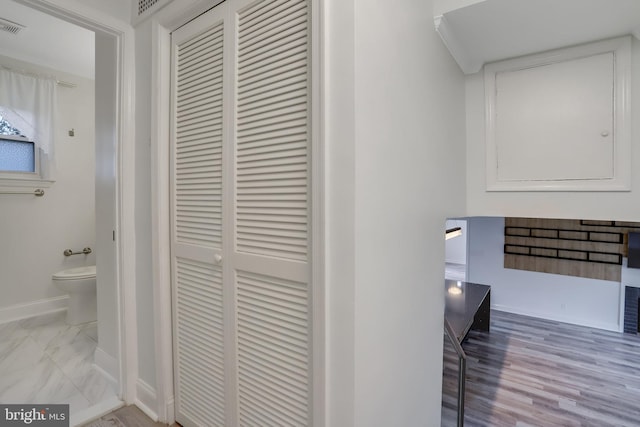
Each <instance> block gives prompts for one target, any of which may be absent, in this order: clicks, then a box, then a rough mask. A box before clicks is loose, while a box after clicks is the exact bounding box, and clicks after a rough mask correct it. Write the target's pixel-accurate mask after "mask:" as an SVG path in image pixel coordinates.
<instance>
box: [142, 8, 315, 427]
mask: <svg viewBox="0 0 640 427" xmlns="http://www.w3.org/2000/svg"><path fill="white" fill-rule="evenodd" d="M223 1H224V0H208V1H200V2H197V3H196V4H192V5H190V7H185V5H184V4H180V5H178V4H177V3H179V2H172V3H169V4H168V5H167V6H165V7H164V8H162V9H160V10H159V11H158V12H157V13H155V14H154V15H153V16H151V17H150V18H149V19H150V21H151V22H150V25H151V69H152V74H151V87H152V88H153V90H152V91H151V93H152V95H151V106H152V111H151V177H152V179H151V182H152V184H151V212H152V218H151V246H152V254H151V263H152V271H153V272H152V274H153V283H154V293H153V298H154V301H153V306H154V310H153V311H154V325H155V326H154V328H155V329H154V338H155V339H154V342H155V354H156V361H155V362H156V401H157V408H156V411H157V412H156V413H157V416H158V420H159V421H160V422H165V423H173V422H174V421H175V412H174V404H175V402H174V386H173V333H172V330H173V327H172V319H171V313H172V306H171V304H172V302H171V295H172V294H171V253H170V241H171V221H170V212H171V210H170V209H171V206H170V184H169V177H170V170H169V163H170V162H169V159H170V132H169V123H170V121H169V119H170V113H171V103H170V101H171V90H170V87H171V32H172V31H175V30H176V29H178V28H179V27H180V26H182V25H184V24H186V23H187V22H189V21H190V20H192V19H194V18H195V17H197V16H198V15H200V14H202V13H204V12H206V11H207V10H209V9H212V8H213V7H215V6H217V5H218V4H220V3H222V2H223ZM323 16H324V0H312V3H311V25H312V32H311V40H312V42H311V63H312V66H311V76H312V83H311V84H312V88H311V93H312V101H311V102H312V105H311V123H312V128H311V129H312V131H311V138H312V144H311V159H312V160H311V162H312V164H311V191H312V199H311V217H312V221H311V224H312V225H311V227H312V228H311V251H312V256H311V271H312V273H311V281H312V284H313V287H312V296H311V298H312V301H313V304H312V310H313V313H312V328H313V337H312V343H311V346H312V360H313V372H312V377H313V423H314V426H317V427H321V426H324V425H325V411H326V406H325V401H326V397H325V382H326V379H325V319H326V314H325V305H326V304H325V283H324V258H325V257H324V171H325V169H324V134H323V129H324V117H323V114H322V111H323V108H324V91H323V90H322V84H323V81H324V74H323V71H322V70H323V66H322V64H323V58H324V53H323Z"/></svg>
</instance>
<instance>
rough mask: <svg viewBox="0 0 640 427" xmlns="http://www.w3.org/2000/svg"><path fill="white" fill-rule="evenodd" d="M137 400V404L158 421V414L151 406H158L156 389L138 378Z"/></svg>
mask: <svg viewBox="0 0 640 427" xmlns="http://www.w3.org/2000/svg"><path fill="white" fill-rule="evenodd" d="M136 395H137V398H136V401H135V402H134V403H135V405H136V406H137V407H138V408H140V410H141V411H142V412H144V413H145V414H146V415H147V416H148V417H149V418H151V419H152V420H153V421H154V422H157V421H158V414H157V413H156V411H154V410H153V409H151V408H155V407H156V406H158V402H157V400H158V399H157V397H156V391H155V389H154V388H153V387H151V386H150V385H149V384H147V383H146V382H144V381H143V380H141V379H139V378H138V381H137V382H136Z"/></svg>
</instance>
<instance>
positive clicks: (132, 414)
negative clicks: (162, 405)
mask: <svg viewBox="0 0 640 427" xmlns="http://www.w3.org/2000/svg"><path fill="white" fill-rule="evenodd" d="M84 427H168V426H167V424H161V423H156V422H154V421H153V420H152V419H151V418H149V417H147V416H146V415H145V414H144V412H142V411H141V410H140V409H138V408H137V407H135V406H133V405H132V406H125V407H123V408H120V409H116V410H115V411H113V412H111V413H109V414H107V415H105V416H104V417H102V418H100V419H99V420H95V421H92V422H90V423H89V424H85V425H84ZM171 427H180V426H179V425H178V424H175V423H174V424H172V425H171Z"/></svg>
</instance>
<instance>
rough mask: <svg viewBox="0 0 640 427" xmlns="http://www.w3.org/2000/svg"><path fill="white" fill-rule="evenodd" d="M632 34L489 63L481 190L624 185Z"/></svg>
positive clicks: (627, 179) (617, 188) (627, 177)
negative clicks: (483, 175)
mask: <svg viewBox="0 0 640 427" xmlns="http://www.w3.org/2000/svg"><path fill="white" fill-rule="evenodd" d="M630 57H631V38H630V37H621V38H616V39H610V40H605V41H601V42H597V43H590V44H586V45H581V46H576V47H570V48H564V49H558V50H553V51H549V52H544V53H540V54H536V55H530V56H526V57H522V58H517V59H511V60H506V61H500V62H496V63H492V64H488V65H486V66H485V69H484V78H485V94H486V95H485V96H486V105H487V107H486V111H487V113H486V132H487V134H486V148H487V150H486V153H487V162H486V164H487V170H486V176H487V190H488V191H514V190H515V191H566V190H571V191H628V190H629V189H630V176H631V175H630V155H629V153H630V146H631V145H630V118H629V117H630V116H629V114H630V113H629V112H630V106H629V99H630V97H629V93H630V75H631V65H630V64H631V61H630Z"/></svg>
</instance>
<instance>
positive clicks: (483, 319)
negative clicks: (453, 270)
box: [444, 280, 491, 342]
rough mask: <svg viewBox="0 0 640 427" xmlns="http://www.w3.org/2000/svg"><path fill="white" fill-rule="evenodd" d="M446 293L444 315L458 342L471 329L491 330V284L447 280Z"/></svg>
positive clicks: (445, 283) (445, 282)
mask: <svg viewBox="0 0 640 427" xmlns="http://www.w3.org/2000/svg"><path fill="white" fill-rule="evenodd" d="M444 294H445V309H444V317H445V319H447V320H448V321H449V324H450V325H451V328H452V329H453V331H454V332H455V334H456V338H457V339H458V342H462V341H463V340H464V339H465V337H466V336H467V333H468V332H469V329H474V330H480V331H486V332H488V331H489V322H490V320H491V312H490V308H491V286H487V285H479V284H477V283H469V282H459V281H456V280H445V281H444Z"/></svg>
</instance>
